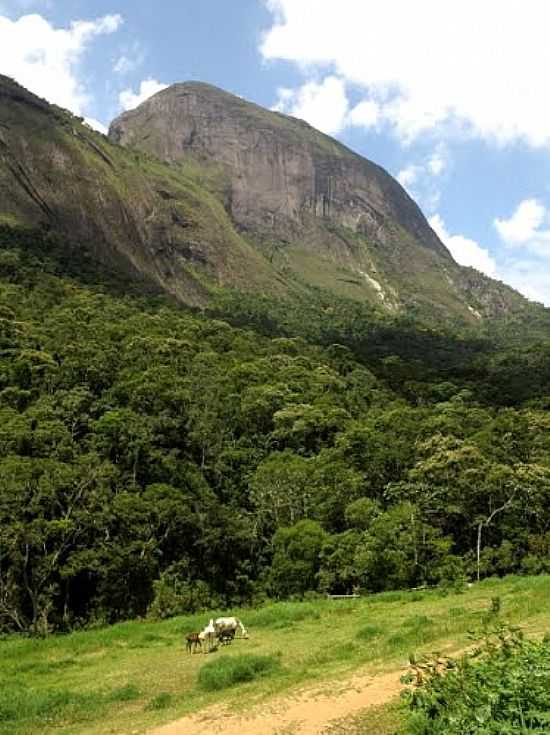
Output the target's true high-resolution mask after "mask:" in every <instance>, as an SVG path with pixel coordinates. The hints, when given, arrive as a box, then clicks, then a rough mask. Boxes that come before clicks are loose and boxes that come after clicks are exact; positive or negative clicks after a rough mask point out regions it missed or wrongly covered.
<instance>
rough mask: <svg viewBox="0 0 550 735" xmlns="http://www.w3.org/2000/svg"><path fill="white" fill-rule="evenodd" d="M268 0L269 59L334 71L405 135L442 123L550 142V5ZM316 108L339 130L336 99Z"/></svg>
mask: <svg viewBox="0 0 550 735" xmlns="http://www.w3.org/2000/svg"><path fill="white" fill-rule="evenodd" d="M266 3H267V7H268V9H269V10H270V11H271V12H272V14H273V23H272V26H271V28H270V29H269V30H268V31H267V33H266V34H265V36H264V38H263V42H262V44H261V51H262V54H263V56H264V58H265V59H271V60H275V59H281V60H286V61H290V62H294V63H295V64H296V66H297V68H298V69H299V70H300V71H301V72H302V74H303V75H304V79H305V81H306V83H309V82H310V81H311V80H312V79H313V80H318V79H319V78H322V77H323V76H327V78H330V79H335V78H338V79H339V80H340V82H341V83H345V84H347V85H354V86H356V87H357V88H358V89H360V90H362V91H363V94H364V101H367V102H369V103H371V105H372V107H371V108H370V110H371V113H372V115H374V112H372V111H374V110H375V109H376V111H377V112H376V123H377V125H380V124H382V123H383V124H385V125H388V126H390V127H391V128H392V129H393V130H394V131H395V132H396V133H397V134H398V135H399V136H400V137H401V139H402V140H405V141H410V140H412V139H413V138H415V137H416V136H418V135H420V134H423V133H433V132H434V131H435V132H436V133H438V134H449V135H450V134H457V133H460V134H461V135H464V134H467V135H473V136H477V137H480V138H483V139H486V140H490V141H494V142H497V143H499V144H506V143H509V142H515V141H518V140H520V141H524V142H526V143H528V144H529V145H531V146H534V147H537V146H548V145H550V125H549V124H548V114H547V111H548V109H549V108H550V85H548V83H547V70H548V68H550V44H549V43H548V28H550V3H547V2H541V0H483V2H479V0H446V1H445V2H441V0H422V2H417V3H414V2H411V1H410V0H385V2H366V1H365V0H363V2H359V1H358V0H339V2H338V3H334V2H332V0H266ZM315 83H316V84H317V82H315ZM323 85H324V82H322V83H321V84H317V87H319V86H321V87H322V86H323ZM302 89H303V87H302ZM300 93H301V90H300V89H299V90H297V91H296V92H295V94H297V95H300ZM318 113H319V119H318V124H319V123H320V126H321V127H322V128H324V129H330V130H332V131H334V130H336V129H337V128H338V125H337V124H336V123H335V121H334V120H335V118H334V116H333V115H334V111H332V110H331V109H330V107H329V106H328V105H326V106H323V108H319V109H318ZM325 115H326V117H325ZM358 115H359V113H358ZM337 119H338V118H337ZM356 120H357V118H356ZM352 121H353V116H348V117H347V122H348V124H352ZM367 125H369V126H370V125H372V116H367Z"/></svg>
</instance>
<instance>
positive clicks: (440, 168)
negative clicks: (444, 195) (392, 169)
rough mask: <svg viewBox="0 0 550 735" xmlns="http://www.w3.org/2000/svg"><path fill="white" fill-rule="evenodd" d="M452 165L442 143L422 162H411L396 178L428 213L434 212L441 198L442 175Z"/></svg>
mask: <svg viewBox="0 0 550 735" xmlns="http://www.w3.org/2000/svg"><path fill="white" fill-rule="evenodd" d="M449 165H450V156H449V152H448V150H447V148H446V147H445V146H444V145H443V144H442V143H440V144H439V145H438V146H437V147H436V148H435V150H434V151H432V153H430V155H429V156H427V157H426V158H424V160H422V162H421V163H411V164H409V165H408V166H405V168H403V169H401V171H399V172H398V174H397V176H396V178H397V180H398V181H399V183H400V184H401V186H403V187H404V188H405V189H406V190H407V191H408V193H409V194H410V195H411V197H413V199H416V200H417V201H418V203H419V204H420V206H421V207H422V208H423V209H424V210H425V211H426V212H428V213H430V212H434V211H435V210H436V209H437V207H438V205H439V201H440V199H441V177H442V176H443V174H445V173H446V172H447V170H448V168H449Z"/></svg>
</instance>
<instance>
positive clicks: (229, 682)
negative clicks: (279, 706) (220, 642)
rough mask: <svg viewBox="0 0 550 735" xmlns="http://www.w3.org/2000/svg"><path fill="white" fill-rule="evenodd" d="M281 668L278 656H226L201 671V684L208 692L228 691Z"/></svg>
mask: <svg viewBox="0 0 550 735" xmlns="http://www.w3.org/2000/svg"><path fill="white" fill-rule="evenodd" d="M280 666H281V663H280V661H279V658H278V657H277V656H254V655H251V654H242V655H240V656H231V657H228V656H224V657H223V658H218V659H216V660H215V661H209V662H208V663H207V664H205V665H204V666H203V667H202V669H201V670H200V671H199V677H198V680H199V684H200V686H201V687H202V688H203V689H206V691H213V690H216V689H227V687H231V686H234V685H235V684H241V683H242V682H244V681H253V680H254V679H257V678H259V677H261V676H267V675H269V674H272V673H274V672H275V671H277V670H278V669H279V668H280Z"/></svg>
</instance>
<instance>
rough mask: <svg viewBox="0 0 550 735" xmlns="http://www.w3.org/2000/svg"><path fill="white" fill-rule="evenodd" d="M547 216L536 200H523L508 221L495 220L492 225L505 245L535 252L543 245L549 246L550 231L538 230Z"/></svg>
mask: <svg viewBox="0 0 550 735" xmlns="http://www.w3.org/2000/svg"><path fill="white" fill-rule="evenodd" d="M547 215H548V212H547V210H546V208H545V207H544V206H543V205H542V204H541V203H540V202H538V201H537V200H536V199H524V200H523V201H522V202H520V204H519V205H518V206H517V208H516V211H515V212H514V213H513V215H512V216H511V217H510V218H509V219H498V218H496V219H495V221H494V225H495V227H496V229H497V231H498V234H499V235H500V237H501V239H502V240H503V242H504V243H505V244H506V245H509V246H510V247H516V246H525V247H527V248H530V249H535V250H536V249H540V246H541V244H543V243H546V244H550V231H549V230H543V229H540V228H541V225H542V224H544V222H545V220H546V219H547Z"/></svg>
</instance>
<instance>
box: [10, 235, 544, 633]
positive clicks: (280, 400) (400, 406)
mask: <svg viewBox="0 0 550 735" xmlns="http://www.w3.org/2000/svg"><path fill="white" fill-rule="evenodd" d="M544 331H545V330H541V329H539V325H533V329H532V331H531V333H530V334H529V330H525V329H524V328H523V327H520V326H518V325H515V324H513V323H511V324H504V325H501V326H500V327H498V328H497V327H496V326H495V327H494V328H487V329H486V330H485V331H484V332H482V331H480V330H478V331H477V332H474V331H469V332H467V331H465V330H464V329H462V328H460V327H459V326H457V325H447V326H446V328H445V329H443V328H442V329H441V330H440V331H435V330H433V329H429V328H427V327H425V326H422V325H419V324H415V323H413V322H412V321H411V320H410V319H407V318H406V317H398V316H391V317H390V316H388V315H382V314H380V313H378V312H376V311H375V310H373V309H372V307H368V306H363V305H361V304H359V303H356V302H353V301H346V300H344V299H338V298H337V297H335V296H333V295H330V294H328V293H324V292H322V291H321V290H319V291H318V292H316V293H315V294H313V295H312V294H310V295H309V296H308V297H307V298H306V297H305V296H304V297H303V298H298V297H296V298H295V299H294V300H290V299H289V300H288V301H283V300H279V301H276V300H274V299H271V298H268V297H265V296H253V295H244V294H237V293H231V292H229V291H228V292H222V291H220V292H219V293H218V294H217V296H216V297H215V298H214V300H213V302H212V303H211V305H210V306H209V307H208V309H206V310H203V311H200V310H195V311H192V310H190V309H186V308H183V307H181V306H179V305H177V304H175V303H173V302H171V301H170V300H168V299H167V298H166V297H163V296H160V295H157V294H155V293H154V292H153V291H152V290H150V289H147V288H144V287H143V285H140V284H132V283H128V282H126V281H125V280H124V279H123V278H121V277H120V276H118V275H117V274H116V273H112V272H106V271H103V270H102V269H101V268H100V267H99V266H98V265H97V264H96V263H95V261H94V259H93V256H92V255H91V254H86V253H83V252H81V251H80V252H74V251H71V250H70V249H69V248H67V247H66V245H65V244H63V243H59V242H57V241H55V240H54V239H53V238H52V237H50V236H49V235H48V234H47V233H43V232H34V231H30V230H23V229H14V228H13V227H10V226H8V225H2V226H0V632H12V631H26V632H31V633H35V634H40V635H44V634H46V633H48V632H50V631H53V630H71V629H75V628H78V627H82V626H86V625H91V624H99V623H104V622H114V621H117V620H121V619H128V618H133V617H138V616H144V615H150V616H153V617H156V618H163V617H168V616H171V615H175V614H179V613H193V612H196V611H199V610H201V609H204V608H207V607H219V606H221V605H226V606H232V605H246V604H258V603H260V602H262V601H264V600H265V599H267V598H272V599H294V598H303V597H304V596H305V597H307V596H310V595H315V594H317V593H326V592H332V593H347V592H351V591H352V590H354V589H361V590H364V591H383V590H393V589H401V588H410V587H419V586H423V585H443V586H449V587H453V588H454V587H457V586H458V587H460V585H463V584H464V583H465V582H466V581H467V580H475V579H480V578H484V577H488V576H493V575H499V576H500V575H505V574H508V573H518V574H522V573H525V574H537V573H544V572H546V573H548V572H550V415H549V413H548V407H549V405H550V359H549V357H550V340H548V339H547V340H546V341H545V340H544V339H541V337H540V334H541V333H543V332H544Z"/></svg>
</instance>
